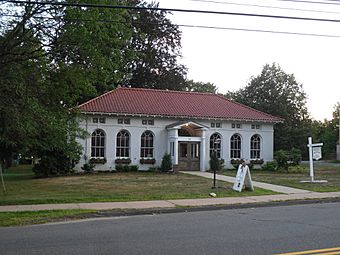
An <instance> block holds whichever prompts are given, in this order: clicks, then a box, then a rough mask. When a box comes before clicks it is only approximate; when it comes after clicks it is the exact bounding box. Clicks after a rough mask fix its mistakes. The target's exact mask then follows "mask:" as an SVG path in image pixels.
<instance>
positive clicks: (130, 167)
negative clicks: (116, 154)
mask: <svg viewBox="0 0 340 255" xmlns="http://www.w3.org/2000/svg"><path fill="white" fill-rule="evenodd" d="M116 171H117V172H137V171H138V165H122V164H117V165H116Z"/></svg>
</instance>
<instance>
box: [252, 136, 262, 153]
mask: <svg viewBox="0 0 340 255" xmlns="http://www.w3.org/2000/svg"><path fill="white" fill-rule="evenodd" d="M250 158H251V159H257V158H261V137H260V136H259V135H253V136H252V137H251V139H250Z"/></svg>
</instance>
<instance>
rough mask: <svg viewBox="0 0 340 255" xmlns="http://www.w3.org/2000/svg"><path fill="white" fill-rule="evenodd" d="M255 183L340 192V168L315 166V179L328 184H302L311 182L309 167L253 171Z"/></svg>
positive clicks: (228, 173) (232, 174) (228, 172)
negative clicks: (284, 170) (277, 170)
mask: <svg viewBox="0 0 340 255" xmlns="http://www.w3.org/2000/svg"><path fill="white" fill-rule="evenodd" d="M222 174H226V175H230V176H235V174H236V171H231V170H227V171H223V172H222ZM251 177H252V179H253V180H254V181H259V182H267V183H272V184H277V185H283V186H288V187H293V188H299V189H305V190H310V191H316V192H332V191H340V167H339V166H320V165H316V164H315V165H314V179H315V180H327V181H328V182H327V183H301V182H300V181H307V180H310V177H309V167H308V166H307V165H301V166H298V167H290V168H289V172H288V173H287V172H282V171H279V172H264V171H260V170H253V171H251Z"/></svg>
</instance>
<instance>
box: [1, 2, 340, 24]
mask: <svg viewBox="0 0 340 255" xmlns="http://www.w3.org/2000/svg"><path fill="white" fill-rule="evenodd" d="M280 1H282V0H280ZM287 1H288V0H287ZM290 1H291V0H290ZM0 2H8V3H19V4H31V5H32V4H39V5H54V6H71V7H87V8H111V9H126V10H137V11H138V10H139V11H140V10H151V11H165V12H183V13H198V14H215V15H233V16H244V17H258V18H274V19H292V20H301V21H317V22H335V23H340V20H339V19H325V18H311V17H297V16H284V15H269V14H256V13H244V12H225V11H207V10H193V9H177V8H159V7H139V6H123V5H101V4H85V3H82V4H78V3H77V4H74V3H60V2H41V1H19V0H1V1H0Z"/></svg>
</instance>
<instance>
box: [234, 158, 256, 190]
mask: <svg viewBox="0 0 340 255" xmlns="http://www.w3.org/2000/svg"><path fill="white" fill-rule="evenodd" d="M243 187H245V188H247V189H250V190H254V186H253V182H252V180H251V175H250V171H249V167H248V166H242V165H240V166H239V167H238V170H237V174H236V178H235V183H234V186H233V190H236V191H238V192H241V191H242V189H243Z"/></svg>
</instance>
